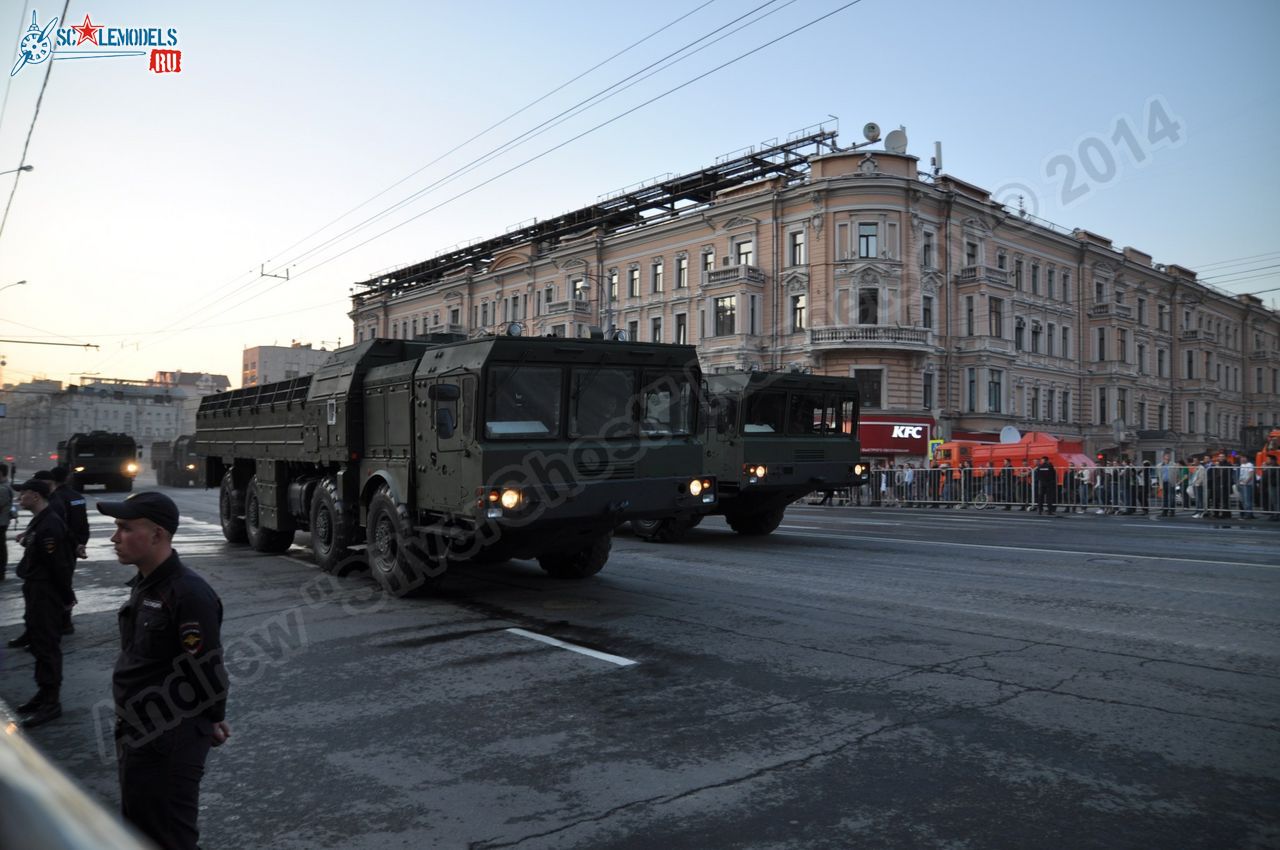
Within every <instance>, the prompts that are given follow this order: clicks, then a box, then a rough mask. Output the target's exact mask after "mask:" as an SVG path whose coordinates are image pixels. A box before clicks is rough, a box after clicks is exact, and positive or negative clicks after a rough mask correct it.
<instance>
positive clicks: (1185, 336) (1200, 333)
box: [1178, 328, 1217, 342]
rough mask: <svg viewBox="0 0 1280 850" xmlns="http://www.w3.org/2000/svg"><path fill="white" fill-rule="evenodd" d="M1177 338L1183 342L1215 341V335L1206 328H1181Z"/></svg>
mask: <svg viewBox="0 0 1280 850" xmlns="http://www.w3.org/2000/svg"><path fill="white" fill-rule="evenodd" d="M1178 339H1180V340H1182V341H1183V342H1216V341H1217V337H1216V336H1214V333H1213V331H1208V330H1205V329H1204V328H1183V329H1182V332H1181V333H1180V334H1178Z"/></svg>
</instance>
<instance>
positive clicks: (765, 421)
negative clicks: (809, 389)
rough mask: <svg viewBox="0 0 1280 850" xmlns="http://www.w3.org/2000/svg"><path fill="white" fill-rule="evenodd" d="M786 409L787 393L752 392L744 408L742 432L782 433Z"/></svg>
mask: <svg viewBox="0 0 1280 850" xmlns="http://www.w3.org/2000/svg"><path fill="white" fill-rule="evenodd" d="M786 410H787V394H786V393H784V392H761V393H752V394H751V395H749V396H747V401H746V405H745V406H744V408H743V413H742V433H744V434H781V433H782V431H783V422H784V417H785V415H786Z"/></svg>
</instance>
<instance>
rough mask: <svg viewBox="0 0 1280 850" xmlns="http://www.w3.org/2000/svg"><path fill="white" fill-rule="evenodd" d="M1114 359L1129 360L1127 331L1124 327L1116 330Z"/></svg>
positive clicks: (1124, 361) (1123, 361)
mask: <svg viewBox="0 0 1280 850" xmlns="http://www.w3.org/2000/svg"><path fill="white" fill-rule="evenodd" d="M1116 359H1117V360H1119V361H1120V362H1121V363H1128V362H1129V332H1128V331H1127V330H1125V329H1124V328H1120V329H1119V330H1118V331H1116Z"/></svg>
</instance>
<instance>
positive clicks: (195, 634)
mask: <svg viewBox="0 0 1280 850" xmlns="http://www.w3.org/2000/svg"><path fill="white" fill-rule="evenodd" d="M178 640H179V641H181V642H182V649H183V651H184V652H186V653H187V654H188V655H195V654H196V653H197V652H199V651H200V648H201V647H202V646H204V638H203V637H202V636H201V634H200V623H199V622H198V621H195V620H193V621H191V622H190V623H183V624H182V625H180V626H178Z"/></svg>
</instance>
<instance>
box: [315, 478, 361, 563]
mask: <svg viewBox="0 0 1280 850" xmlns="http://www.w3.org/2000/svg"><path fill="white" fill-rule="evenodd" d="M351 531H352V523H351V518H350V517H349V516H348V515H347V512H346V511H345V510H343V507H342V496H341V495H339V493H338V484H337V482H336V481H334V480H333V479H332V478H326V479H324V480H323V481H321V482H320V484H319V485H318V486H317V487H316V493H315V495H314V496H313V497H312V498H311V551H312V553H313V554H314V556H315V559H316V565H317V566H319V567H320V569H322V570H324V571H325V572H326V573H331V574H333V575H336V576H345V575H347V574H348V573H352V572H354V571H356V570H359V569H364V567H365V564H363V563H362V562H361V561H360V559H359V558H357V557H356V556H355V554H354V553H352V551H351V549H350V546H351V542H352V541H351Z"/></svg>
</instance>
